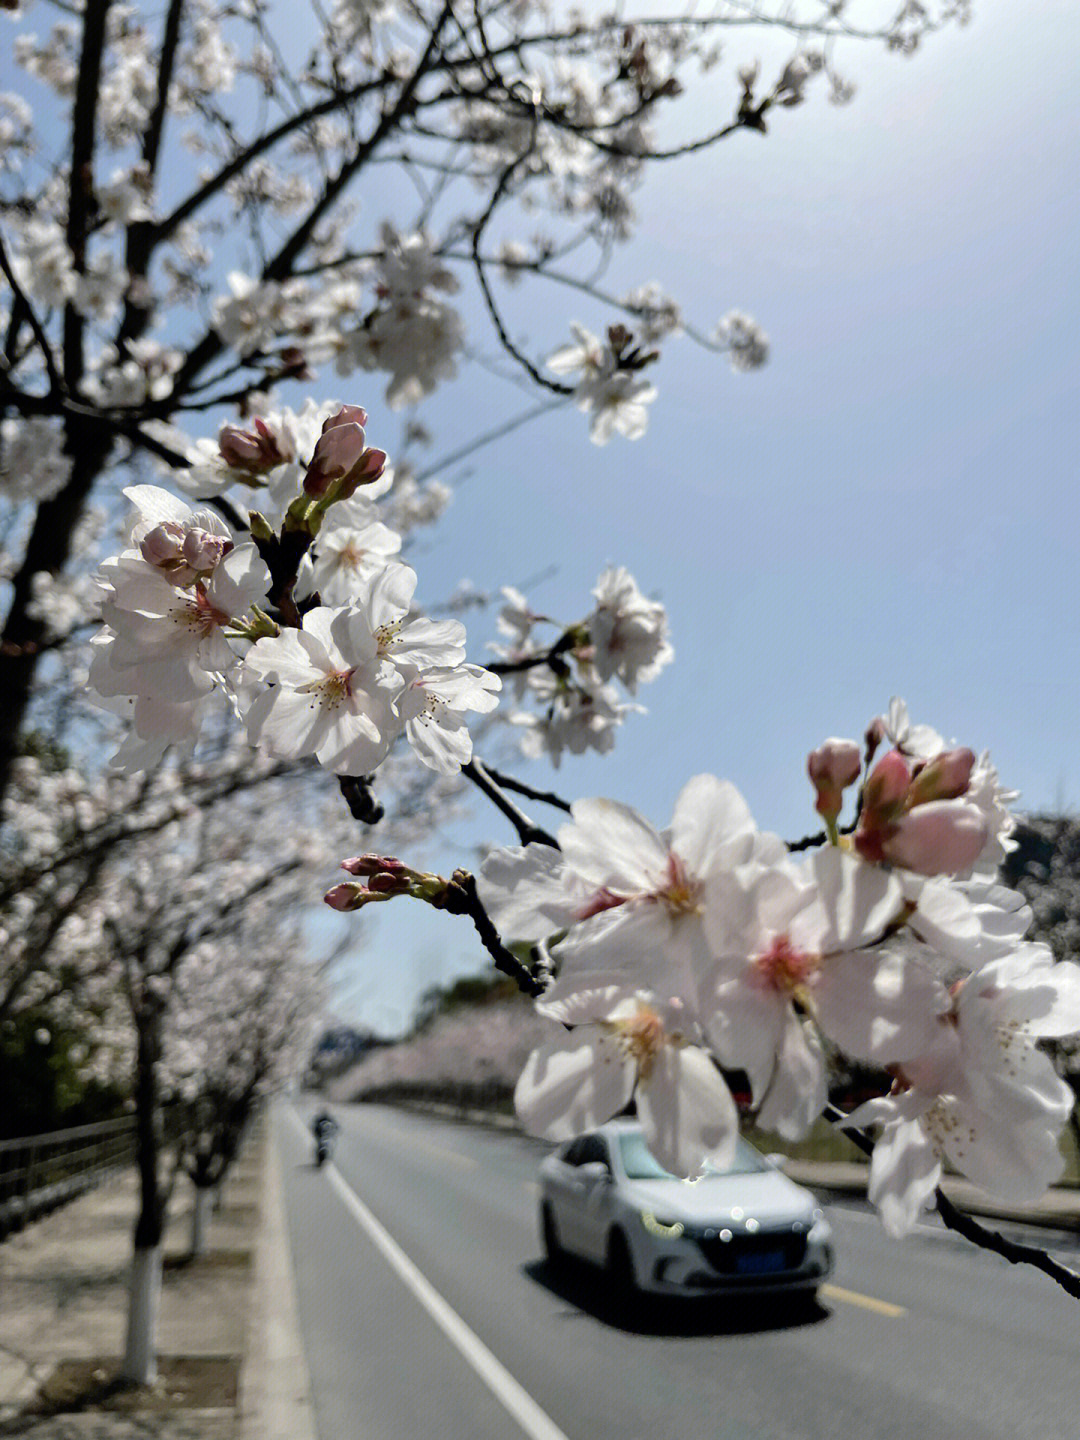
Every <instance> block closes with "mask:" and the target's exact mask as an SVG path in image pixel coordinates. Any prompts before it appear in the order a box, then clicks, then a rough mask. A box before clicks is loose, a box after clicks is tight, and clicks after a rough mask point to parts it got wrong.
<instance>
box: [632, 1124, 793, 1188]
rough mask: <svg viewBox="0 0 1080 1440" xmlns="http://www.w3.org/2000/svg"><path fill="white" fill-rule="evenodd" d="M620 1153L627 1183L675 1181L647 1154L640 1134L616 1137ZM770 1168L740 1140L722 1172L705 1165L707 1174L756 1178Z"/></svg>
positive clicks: (755, 1152)
mask: <svg viewBox="0 0 1080 1440" xmlns="http://www.w3.org/2000/svg"><path fill="white" fill-rule="evenodd" d="M619 1154H620V1155H621V1156H622V1163H623V1169H624V1170H625V1171H626V1177H627V1179H628V1180H674V1179H675V1178H676V1177H675V1176H674V1175H672V1174H671V1172H670V1171H669V1170H665V1169H664V1167H663V1166H662V1165H661V1164H660V1162H659V1161H658V1160H655V1159H654V1158H653V1156H652V1155H651V1154H650V1153H649V1149H648V1147H647V1146H646V1144H645V1141H644V1139H643V1138H642V1136H641V1135H639V1134H637V1133H635V1132H631V1133H630V1134H627V1135H620V1136H619ZM768 1168H769V1166H768V1164H767V1163H766V1162H765V1160H763V1159H762V1157H761V1156H760V1155H759V1154H758V1152H757V1151H756V1150H755V1149H754V1147H753V1146H752V1145H748V1144H747V1142H746V1141H745V1140H742V1139H740V1140H739V1141H738V1143H737V1145H736V1147H735V1155H734V1158H733V1159H732V1161H731V1164H730V1165H728V1166H726V1167H725V1168H724V1169H720V1168H719V1167H718V1166H713V1165H707V1166H706V1167H705V1174H706V1175H757V1174H760V1172H761V1171H763V1170H768Z"/></svg>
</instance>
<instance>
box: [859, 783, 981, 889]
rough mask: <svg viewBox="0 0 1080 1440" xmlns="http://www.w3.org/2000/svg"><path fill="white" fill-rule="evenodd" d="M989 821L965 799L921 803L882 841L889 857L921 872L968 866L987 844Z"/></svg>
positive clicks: (952, 871) (955, 870)
mask: <svg viewBox="0 0 1080 1440" xmlns="http://www.w3.org/2000/svg"><path fill="white" fill-rule="evenodd" d="M986 837H987V825H986V820H985V818H984V817H983V814H982V811H981V810H979V808H978V806H976V805H971V804H969V803H968V802H966V801H963V800H932V801H930V802H929V803H927V804H925V805H919V806H917V807H916V809H914V810H912V811H911V812H910V813H909V814H907V815H905V816H904V818H903V819H902V820H901V821H900V822H899V823H898V824H897V825H896V826H895V827H894V828H893V830H892V832H891V834H889V835H888V836H887V837H886V838H885V839H884V840H883V842H882V847H881V848H882V852H883V854H884V857H885V859H886V860H888V861H890V862H891V863H892V864H893V865H900V866H902V867H903V868H904V869H905V870H914V871H915V872H916V873H917V874H919V875H955V874H958V873H961V872H963V871H965V870H969V869H970V868H971V866H972V865H974V863H975V861H976V860H977V859H978V858H979V856H980V854H981V853H982V849H983V846H984V845H985V844H986Z"/></svg>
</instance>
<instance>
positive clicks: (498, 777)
mask: <svg viewBox="0 0 1080 1440" xmlns="http://www.w3.org/2000/svg"><path fill="white" fill-rule="evenodd" d="M485 768H486V770H487V773H488V774H489V775H490V777H491V778H492V780H494V781H495V784H496V785H501V786H502V788H503V789H504V790H513V791H514V793H515V794H516V795H524V796H525V798H526V799H527V800H538V801H539V802H540V804H541V805H553V806H554V807H555V809H556V810H565V811H566V813H567V814H568V815H569V814H570V802H569V800H564V799H563V798H562V796H561V795H556V794H555V792H554V791H553V790H535V789H533V787H532V786H531V785H526V784H525V782H524V781H523V780H515V779H514V777H513V776H512V775H504V774H503V773H502V771H501V770H496V769H495V768H494V767H493V766H491V765H488V766H486V767H485Z"/></svg>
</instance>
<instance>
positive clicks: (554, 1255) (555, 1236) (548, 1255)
mask: <svg viewBox="0 0 1080 1440" xmlns="http://www.w3.org/2000/svg"><path fill="white" fill-rule="evenodd" d="M540 1241H541V1244H542V1245H543V1247H544V1259H545V1260H546V1261H547V1263H548V1264H549V1265H550V1266H551V1267H552V1269H557V1268H558V1267H559V1266H561V1265H563V1264H565V1262H566V1251H565V1250H564V1249H563V1247H562V1245H561V1244H560V1243H559V1232H558V1230H556V1228H555V1216H554V1215H553V1214H552V1213H551V1206H550V1205H547V1204H544V1205H541V1206H540Z"/></svg>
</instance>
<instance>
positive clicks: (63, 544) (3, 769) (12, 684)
mask: <svg viewBox="0 0 1080 1440" xmlns="http://www.w3.org/2000/svg"><path fill="white" fill-rule="evenodd" d="M66 448H67V452H68V454H69V455H71V456H72V466H71V476H70V478H69V479H68V482H67V484H66V485H65V486H64V488H63V489H62V490H61V491H60V492H59V493H58V494H56V495H54V496H53V498H52V499H51V500H46V501H44V502H43V503H42V504H41V505H39V506H38V511H37V515H36V516H35V518H34V525H33V529H32V530H31V532H30V538H29V540H28V541H27V543H26V550H25V553H24V555H23V560H22V564H21V565H20V566H19V568H18V570H17V571H16V573H15V575H14V576H13V577H12V596H11V605H10V607H9V609H8V614H7V619H6V621H5V622H4V630H3V634H2V635H0V803H2V802H3V799H4V796H5V795H6V793H7V787H8V783H9V781H10V778H11V765H12V761H13V760H14V759H15V757H16V755H17V754H18V744H19V734H20V732H21V730H22V727H23V722H24V721H25V719H26V711H27V707H28V706H29V704H30V697H31V694H32V693H33V687H34V676H35V674H36V673H37V667H38V662H39V660H40V659H41V655H42V649H41V643H42V641H43V640H44V639H45V637H46V634H47V630H48V627H47V626H46V624H45V623H44V621H42V620H37V619H35V618H34V617H33V616H31V615H29V614H28V613H27V608H28V606H29V605H30V603H31V601H32V600H33V580H34V576H35V575H37V574H38V573H39V572H40V571H46V572H48V573H49V574H51V575H56V574H57V573H58V572H59V571H60V570H62V569H63V568H64V565H65V564H66V563H67V560H68V557H69V556H70V554H71V545H72V538H73V536H74V533H75V527H76V526H77V525H78V523H79V521H80V520H81V519H82V517H83V515H84V513H85V511H86V505H87V501H88V499H89V497H90V492H91V490H92V489H93V487H94V484H95V482H96V481H97V479H98V476H99V475H100V474H101V472H102V469H103V468H104V465H105V462H106V460H107V459H108V456H109V451H110V449H111V442H110V441H109V440H108V439H103V432H102V430H101V427H100V426H97V427H94V426H88V425H85V424H83V425H80V424H79V422H78V421H75V420H71V421H69V422H68V435H67V442H66Z"/></svg>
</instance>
